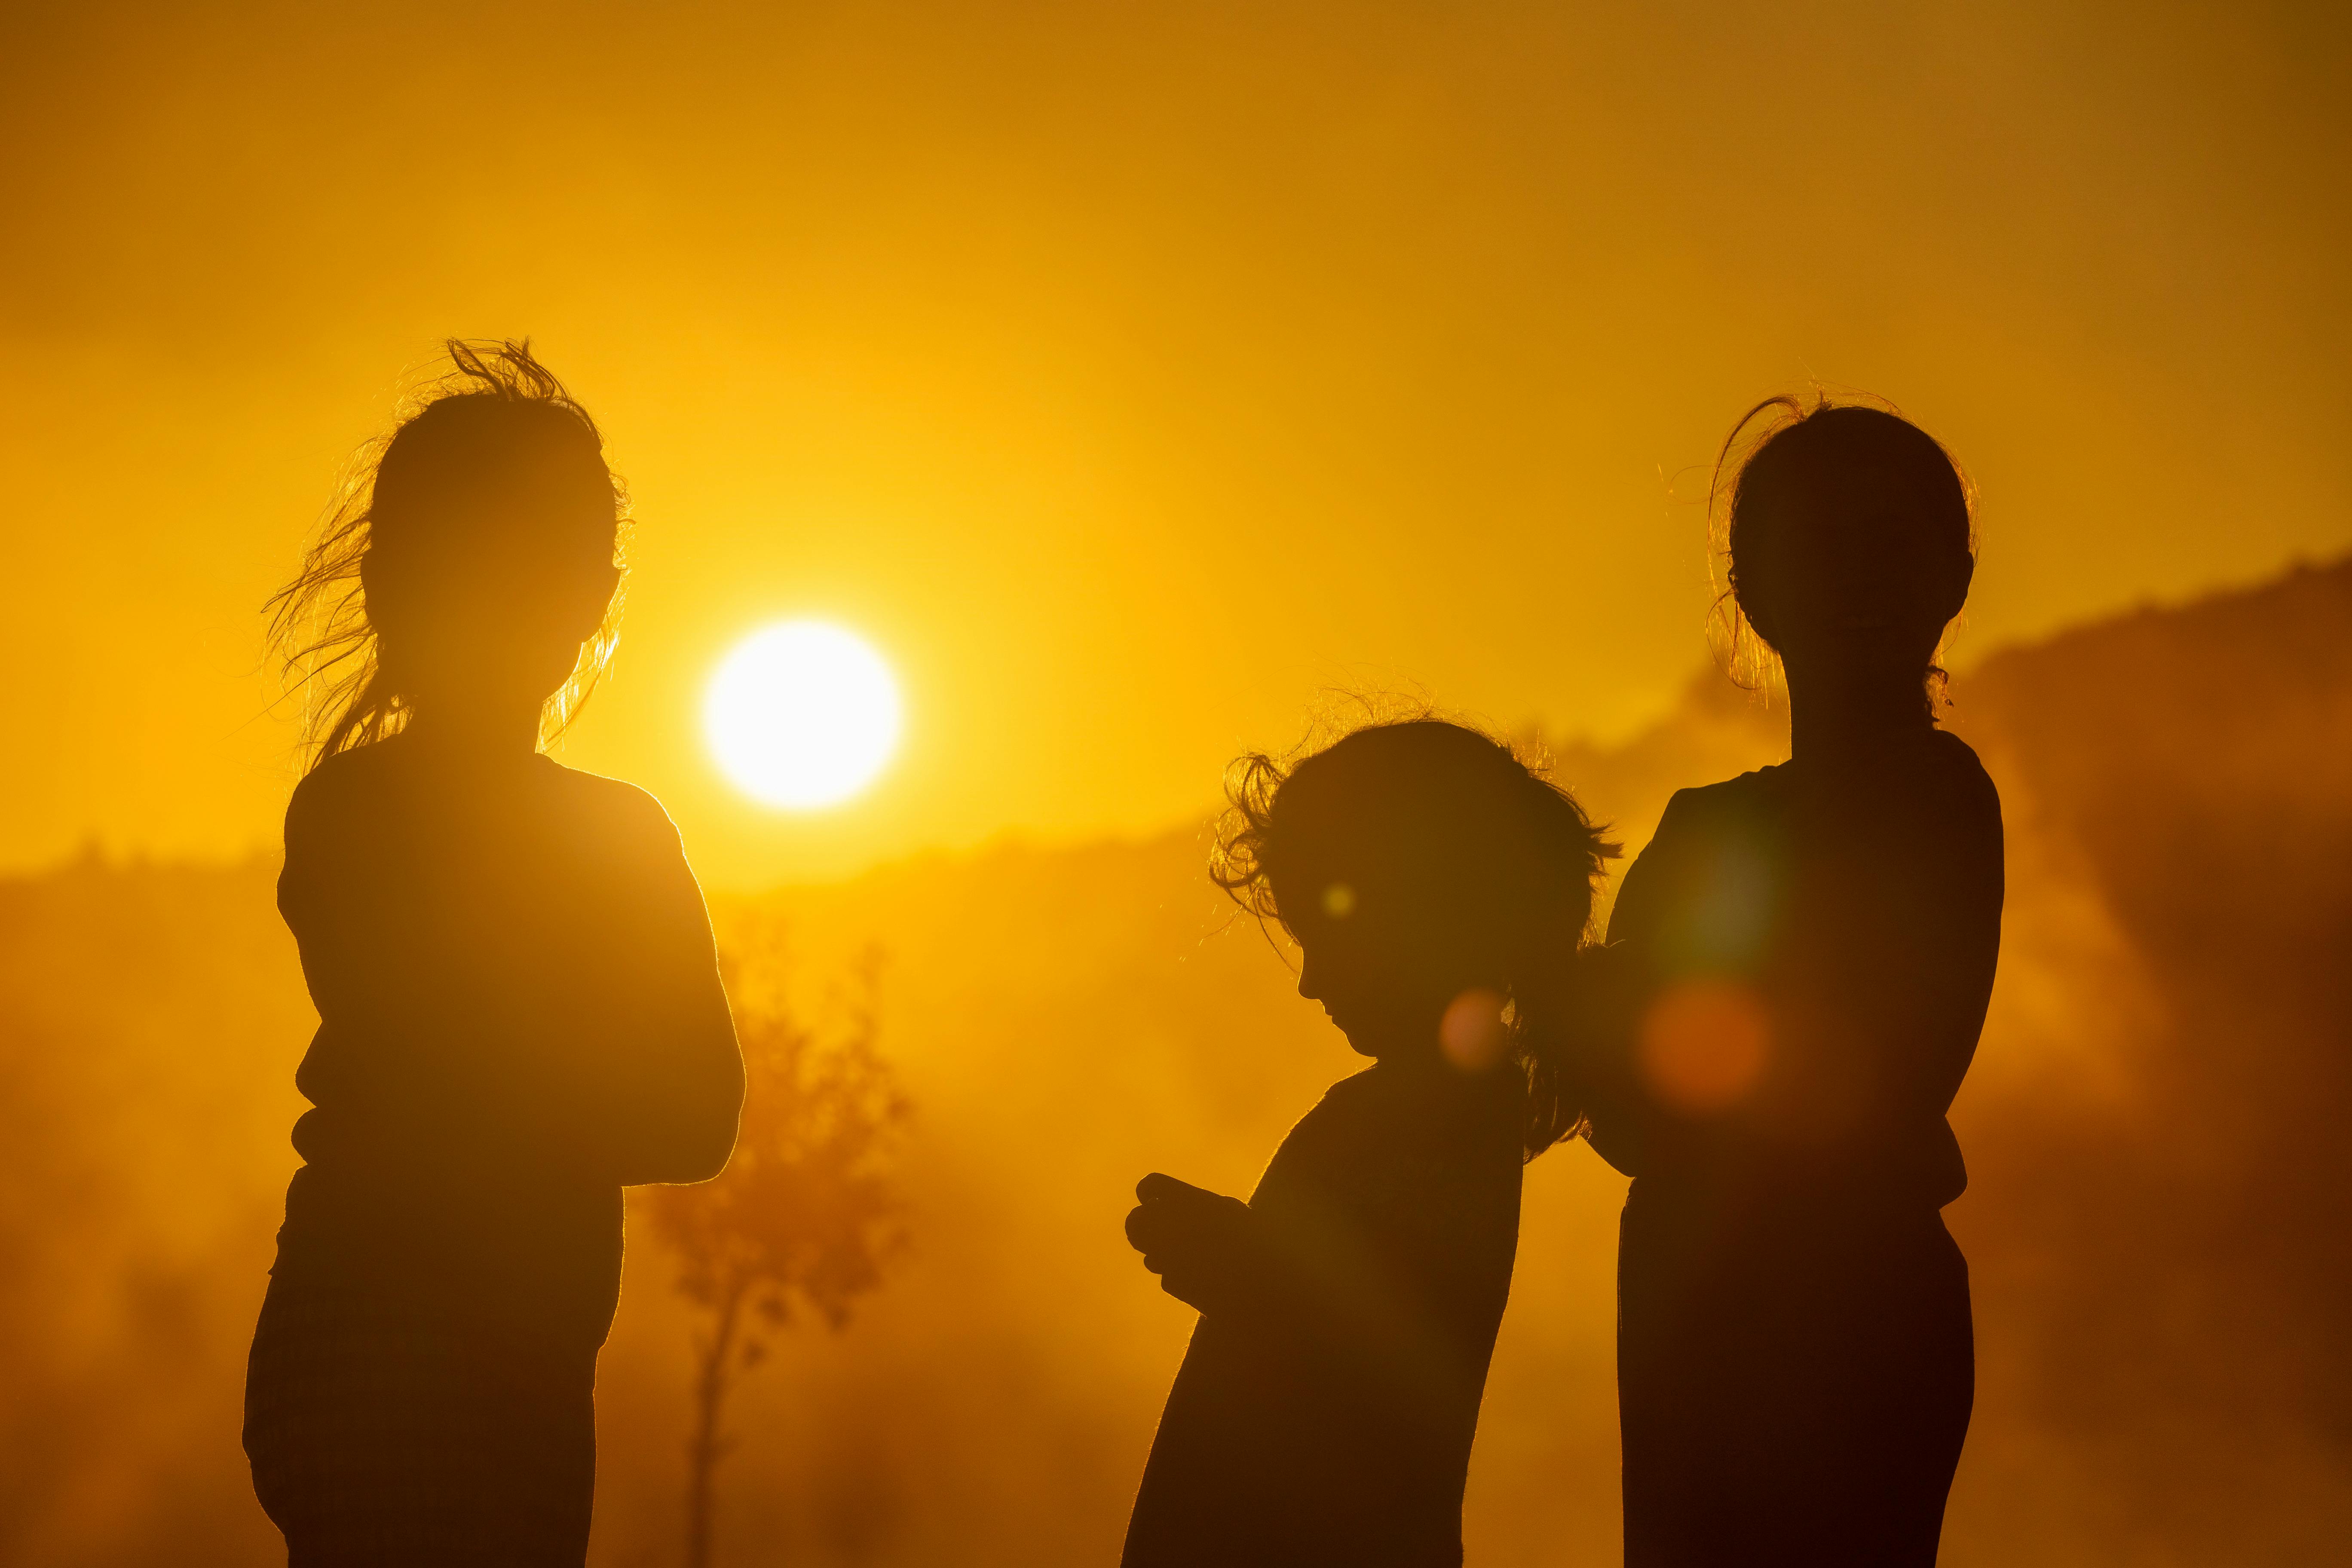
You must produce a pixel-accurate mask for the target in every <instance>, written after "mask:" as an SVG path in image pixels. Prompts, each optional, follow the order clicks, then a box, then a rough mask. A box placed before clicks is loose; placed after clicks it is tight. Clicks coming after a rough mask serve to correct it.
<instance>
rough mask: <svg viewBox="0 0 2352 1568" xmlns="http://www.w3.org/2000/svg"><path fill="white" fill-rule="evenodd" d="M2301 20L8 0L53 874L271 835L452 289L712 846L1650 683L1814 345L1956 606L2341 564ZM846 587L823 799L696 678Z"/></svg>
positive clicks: (623, 706) (2314, 108)
mask: <svg viewBox="0 0 2352 1568" xmlns="http://www.w3.org/2000/svg"><path fill="white" fill-rule="evenodd" d="M2305 9H2307V10H2308V11H2309V13H2310V14H2309V15H2305V14H2303V13H2302V10H2299V9H2298V8H2296V7H2293V6H2284V5H2280V6H2271V7H2267V8H2261V7H2253V6H2247V5H2210V6H2204V7H2191V6H2183V5H2164V4H2152V5H2151V4H2137V5H2097V6H2091V5H2079V6H2057V5H2046V4H2032V3H2020V4H1990V5H1987V4H1969V5H1961V4H1952V5H1884V4H1862V3H1856V4H1850V5H1805V4H1797V3H1791V0H1779V3H1774V4H1755V5H1672V4H1669V5H1653V6H1644V7H1632V6H1619V7H1611V8H1602V7H1599V6H1590V7H1584V6H1576V5H1563V4H1558V3H1553V4H1546V5H1501V4H1496V5H1481V6H1475V7H1474V6H1455V5H1447V6H1440V5H1428V4H1422V5H1407V4H1381V3H1377V0H1350V3H1348V4H1329V5H1308V4H1278V3H1276V0H1256V3H1253V4H1246V5H1206V4H1192V5H1183V6H1173V5H1170V6H1142V5H1097V6H1078V5H1067V4H1037V5H1020V6H1015V5H982V4H976V3H967V4H962V5H921V4H892V3H873V4H859V5H841V6H814V5H800V6H780V5H750V4H742V5H663V6H659V7H656V6H650V5H640V6H620V5H570V6H560V5H502V6H493V5H478V4H466V5H457V4H440V5H436V4H427V5H401V6H397V7H392V6H373V5H342V6H335V7H316V6H297V5H249V6H247V7H245V8H243V9H242V10H241V11H238V12H236V13H235V14H233V15H231V14H227V13H224V12H221V11H219V10H217V9H216V8H204V9H201V10H200V9H197V8H187V9H185V10H181V11H173V10H170V9H166V8H152V9H139V10H132V9H129V8H109V7H104V6H100V5H71V6H66V5H16V6H13V7H12V24H11V28H10V37H9V39H8V43H7V47H5V50H0V128H4V129H0V146H5V150H6V153H7V155H6V156H5V158H0V212H5V215H6V221H5V225H0V342H5V351H6V363H7V365H8V368H9V374H8V375H7V376H6V377H5V381H0V472H5V475H6V476H7V478H8V480H9V482H10V484H11V487H12V489H13V491H14V494H13V496H12V504H11V506H10V508H9V516H8V521H6V523H5V525H0V527H4V528H5V540H6V542H7V545H8V549H7V570H6V571H5V573H0V672H5V679H0V734H5V735H6V736H7V737H8V739H9V742H10V744H9V746H8V748H7V760H6V765H5V768H0V866H23V865H28V864H37V863H39V862H42V861H46V860H48V859H51V858H56V857H58V856H59V855H61V854H65V853H68V852H69V851H70V850H71V849H72V847H74V846H75V845H76V844H77V843H78V842H80V841H82V840H84V839H86V838H89V837H93V836H94V837H97V838H98V839H99V840H100V842H102V843H104V844H105V845H107V846H108V847H110V848H114V849H118V850H149V851H153V852H157V853H165V854H180V853H202V854H221V853H233V852H236V851H239V850H241V849H244V848H247V847H252V846H255V845H258V844H262V843H265V842H267V841H268V840H269V839H270V838H271V837H273V836H274V834H275V830H276V817H277V814H278V811H279V809H280V808H281V807H282V804H283V801H284V796H285V792H286V790H287V789H288V787H289V784H290V782H291V773H290V768H291V765H292V757H291V745H292V733H291V729H290V725H289V723H288V722H287V721H284V720H283V719H281V718H278V717H271V716H268V715H266V714H265V713H264V705H265V703H266V701H267V700H268V695H269V691H270V689H271V688H270V684H269V682H268V679H266V678H265V677H263V676H261V675H258V674H257V672H256V670H257V663H258V660H259V657H260V646H259V635H258V626H259V623H258V617H257V613H256V612H257V606H258V605H259V604H260V602H261V600H262V599H263V598H264V597H265V596H266V595H268V592H269V590H270V589H271V587H273V586H274V585H275V584H276V583H277V582H278V579H280V578H281V577H282V576H284V575H285V574H286V573H287V572H288V570H289V568H290V566H291V564H292V563H293V561H294V559H295V554H296V552H297V549H298V545H299V541H300V538H301V536H302V534H303V533H304V531H305V530H306V529H307V528H308V526H309V525H310V522H311V521H313V520H314V518H315V517H316V515H317V512H318V510H319V507H320V503H321V502H322V501H323V500H324V499H325V497H326V495H327V492H328V489H329V487H330V484H331V480H332V478H333V476H334V474H335V472H336V470H337V468H338V467H339V466H340V464H341V461H342V459H343V458H344V457H345V456H346V454H347V453H348V452H349V451H350V450H351V448H352V447H353V446H355V445H356V444H357V443H358V442H359V441H360V440H361V439H362V438H363V437H366V436H368V435H369V434H371V433H372V432H373V431H375V430H376V429H378V428H379V427H380V426H382V425H383V421H384V419H385V416H386V413H387V410H388V408H389V405H390V399H391V396H392V394H393V391H394V387H395V385H396V384H397V383H398V381H399V378H400V374H401V373H402V372H403V370H404V368H407V367H411V366H414V365H416V364H418V363H421V362H422V361H424V360H425V358H426V357H427V356H428V355H429V354H430V353H431V352H432V351H433V348H434V345H435V343H436V341H437V339H438V338H439V337H440V336H442V335H443V334H446V333H450V332H457V333H463V334H467V335H495V334H522V333H529V334H530V335H532V336H533V338H534V339H535V341H536V342H537V344H538V345H539V347H540V349H541V351H542V353H544V354H545V356H546V357H547V358H548V360H549V361H550V362H551V363H552V364H553V365H554V366H555V368H556V369H557V370H558V371H559V372H560V373H562V374H564V375H565V376H567V377H568V378H569V379H570V380H571V381H572V384H573V386H574V388H575V390H577V391H578V392H579V393H580V394H581V395H583V398H584V399H585V400H586V401H587V402H588V403H589V405H591V407H592V408H593V410H594V411H595V413H596V414H597V415H598V416H599V417H600V419H601V420H602V421H603V422H604V426H605V428H606V430H607V431H608V433H609V435H610V437H611V447H612V454H613V457H614V461H615V463H616V465H617V466H618V467H619V468H620V469H621V470H622V471H623V472H624V473H625V475H626V476H627V477H628V479H629V480H630V481H631V484H632V487H633V489H634V490H635V496H636V501H637V511H638V515H639V517H640V519H641V527H640V532H639V536H638V550H637V557H636V559H637V565H638V576H637V579H636V581H635V584H634V585H633V587H632V590H631V592H632V600H631V605H630V611H629V619H628V621H627V623H626V626H625V633H624V637H623V642H622V647H621V654H620V658H619V662H618V664H617V667H616V669H615V673H614V679H612V681H611V682H610V684H609V685H608V686H607V687H606V689H604V691H603V692H601V693H600V694H599V696H598V698H597V700H596V701H595V703H594V704H593V706H592V707H591V709H590V710H589V712H588V714H587V716H586V717H585V719H584V720H583V722H582V724H581V726H580V728H579V729H578V731H576V732H575V735H574V737H573V738H572V741H571V742H568V745H567V748H566V751H565V752H564V753H563V754H564V756H565V758H566V760H568V761H571V762H573V763H577V764H579V765H583V766H586V767H591V768H594V769H598V770H600V771H604V772H611V773H619V774H621V775H623V776H625V777H628V778H631V779H634V780H636V781H638V782H640V783H643V784H646V785H647V786H648V787H650V788H652V789H654V790H655V791H656V793H658V794H659V795H662V797H663V798H664V799H665V801H667V803H668V805H669V806H670V808H671V810H672V812H673V814H674V815H675V816H677V818H678V819H679V821H680V824H681V826H683V827H684V828H685V830H686V834H687V838H688V846H689V847H690V849H691V850H692V851H693V852H694V855H695V858H696V860H697V863H698V866H699V867H700V868H702V870H703V871H704V873H705V875H706V876H707V877H709V879H712V880H714V881H717V882H719V883H733V884H739V885H740V884H744V883H754V882H760V881H764V880H768V879H776V878H800V877H813V876H831V875H835V874H839V873H841V872H844V871H846V870H849V869H853V868H856V867H858V866H861V865H864V864H866V863H868V862H870V861H872V860H874V859H876V858H881V857H886V856H892V855H898V854H903V853H906V852H908V851H910V850H913V849H917V848H919V847H926V846H932V845H961V844H968V843H971V842H973V841H976V840H980V839H982V838H985V837H990V836H992V835H994V834H997V833H1000V832H1003V831H1005V830H1008V829H1011V830H1018V831H1023V832H1028V833H1034V834H1039V835H1044V836H1048V837H1057V838H1058V837H1076V836H1082V835H1089V834H1095V833H1100V832H1106V831H1136V830H1145V829H1150V828H1155V827H1159V826H1164V825H1166V824H1168V823H1170V822H1172V821H1175V820H1178V819H1180V818H1181V817H1183V816H1186V815H1188V814H1190V813H1192V812H1195V811H1197V810H1199V809H1200V808H1202V806H1203V805H1205V804H1206V803H1207V802H1208V801H1209V800H1210V799H1211V798H1212V795H1213V789H1214V784H1215V778H1216V773H1217V769H1218V767H1219V764H1220V763H1222V762H1223V759H1224V758H1225V757H1226V756H1227V755H1229V754H1230V753H1231V752H1233V751H1234V749H1236V748H1237V747H1239V746H1242V745H1244V744H1266V743H1272V744H1280V743H1283V742H1286V741H1288V740H1289V739H1291V738H1293V737H1294V736H1295V734H1296V733H1297V730H1298V728H1299V725H1300V721H1301V718H1302V715H1303V712H1304V710H1305V709H1306V707H1307V704H1308V702H1309V701H1310V700H1312V698H1313V696H1314V693H1315V692H1316V690H1317V689H1318V688H1321V687H1325V686H1328V685H1332V684H1335V683H1336V684H1345V685H1355V686H1378V687H1397V686H1402V685H1404V684H1407V683H1419V684H1420V685H1422V686H1423V687H1425V688H1427V689H1429V690H1431V691H1432V692H1433V693H1434V694H1435V695H1436V696H1437V697H1439V698H1440V699H1442V700H1444V701H1446V702H1447V703H1449V704H1451V705H1454V706H1457V707H1460V708H1465V709H1468V710H1474V711H1477V712H1481V713H1484V714H1486V715H1488V716H1491V717H1492V718H1494V719H1496V720H1498V721H1504V722H1517V721H1522V720H1526V719H1530V718H1540V719H1542V720H1543V721H1546V722H1548V723H1549V724H1550V725H1552V726H1554V727H1556V728H1559V729H1564V730H1570V731H1576V730H1589V731H1601V732H1604V733H1607V732H1616V731H1623V730H1624V729H1626V728H1628V727H1630V726H1632V725H1633V724H1636V723H1638V722H1639V721H1642V720H1643V718H1644V717H1646V716H1648V715H1650V714H1652V713H1654V712H1655V711H1657V710H1659V709H1660V708H1661V707H1662V706H1663V705H1664V703H1665V702H1666V701H1667V700H1669V698H1670V697H1671V695H1672V693H1673V692H1674V691H1675V689H1676V688H1677V687H1678V686H1679V685H1680V684H1681V682H1682V681H1683V680H1684V679H1685V678H1686V677H1687V675H1688V674H1689V672H1690V671H1691V670H1692V669H1693V668H1695V667H1696V665H1697V663H1698V660H1699V659H1700V658H1701V640H1700V616H1701V613H1702V610H1703V607H1704V604H1705V563H1704V558H1703V552H1702V549H1701V544H1702V536H1703V525H1702V522H1701V520H1700V517H1699V513H1698V509H1697V508H1696V506H1695V505H1691V504H1684V503H1680V502H1677V501H1676V500H1675V497H1677V496H1679V497H1683V498H1685V500H1686V499H1687V498H1689V497H1692V496H1695V495H1696V494H1697V493H1698V491H1699V489H1700V488H1701V486H1700V485H1699V484H1698V483H1696V482H1695V481H1694V480H1693V479H1692V478H1691V477H1690V476H1689V474H1688V472H1687V470H1690V469H1691V468H1693V466H1695V465H1699V464H1703V463H1704V461H1705V460H1706V458H1707V457H1708V455H1709V454H1710V453H1711V451H1712V448H1713V445H1714V443H1715V442H1716V441H1717V439H1718V438H1719V437H1720V436H1721V434H1722V432H1723V429H1724V426H1726V425H1727V422H1728V421H1729V420H1730V418H1731V417H1732V416H1734V415H1736V414H1737V413H1738V411H1739V410H1740V409H1741V408H1742V407H1744V406H1745V405H1747V404H1748V403H1750V402H1752V401H1753V400H1754V399H1756V398H1757V397H1759V396H1760V395H1763V394H1765V393H1768V392H1770V391H1774V390H1778V389H1781V388H1784V387H1789V386H1791V385H1801V384H1803V383H1804V382H1805V381H1806V380H1807V379H1808V378H1809V377H1815V378H1819V379H1821V380H1822V381H1824V382H1827V383H1831V384H1841V385H1850V386H1859V387H1866V388H1869V389H1872V390H1874V391H1876V392H1878V393H1881V394H1884V395H1887V396H1890V397H1892V398H1894V399H1895V400H1896V401H1897V402H1898V403H1899V404H1900V405H1903V406H1904V407H1905V408H1906V410H1907V411H1909V412H1910V413H1912V414H1913V415H1914V416H1916V417H1918V418H1920V419H1921V420H1922V421H1923V422H1924V423H1926V424H1927V425H1928V426H1929V427H1930V428H1932V429H1933V430H1934V431H1935V432H1936V433H1937V434H1938V435H1939V436H1941V437H1944V438H1945V439H1946V440H1948V442H1949V443H1950V444H1951V445H1952V446H1953V447H1955V448H1956V449H1957V450H1958V453H1959V454H1960V455H1961V457H1962V458H1963V459H1964V460H1965V461H1966V462H1967V463H1968V465H1969V468H1970V469H1971V470H1972V472H1973V474H1974V476H1975V478H1976V479H1977V480H1978V482H1979V486H1980V488H1981V489H1982V491H1983V493H1984V497H1985V503H1986V510H1985V520H1984V527H1985V534H1986V539H1987V548H1986V553H1985V559H1984V563H1983V567H1982V570H1981V572H1980V574H1979V593H1978V595H1977V597H1976V600H1975V603H1974V605H1973V607H1972V611H1971V626H1970V630H1969V635H1968V640H1967V642H1966V643H1965V644H1964V645H1963V647H1962V650H1961V651H1962V658H1963V659H1964V660H1965V658H1966V656H1967V653H1968V650H1969V649H1970V648H1975V649H1979V650H1980V649H1983V648H1986V647H1990V646H1992V645H1993V644H1995V643H1998V642H2000V641H2002V640H2005V639H2008V638H2011V637H2019V636H2023V635H2030V634H2032V633H2033V632H2036V631H2039V630H2042V629H2045V628H2049V627H2052V626H2056V625H2058V624H2061V623H2063V622H2066V621H2069V620H2073V619H2076V618H2079V617H2082V616H2086V615H2090V614H2094V613H2097V612H2100V611H2103V610H2107V609H2111V608H2114V607H2116V606H2118V605H2124V604H2127V603H2130V602H2132V601H2134V600H2136V599H2139V598H2142V597H2145V596H2147V595H2159V596H2164V595H2179V594H2184V593H2187V592H2189V591H2191V590H2193V589H2195V588H2197V587H2200V586H2203V585H2205V584H2211V583H2214V582H2220V581H2232V580H2242V579H2245V578H2249V577H2252V576H2256V575H2259V574H2263V573H2266V572H2268V571H2270V570H2272V569H2273V568H2275V567H2277V566H2279V565H2281V564H2283V563H2284V562H2286V561H2288V560H2289V559H2291V558H2293V557H2294V556H2296V555H2299V554H2301V555H2318V554H2326V553H2331V552H2337V551H2341V550H2343V549H2345V548H2346V547H2347V545H2348V544H2352V369H2348V368H2347V367H2352V330H2348V329H2352V308H2347V302H2346V292H2345V289H2344V281H2345V266H2344V261H2343V258H2344V255H2345V252H2346V242H2347V239H2352V221H2347V216H2352V209H2348V208H2347V199H2346V198H2347V189H2346V182H2347V174H2346V170H2347V168H2352V144H2347V143H2352V135H2347V111H2346V110H2345V109H2344V108H2343V102H2344V100H2345V99H2346V97H2347V95H2346V93H2345V90H2344V88H2345V83H2346V81H2347V63H2352V53H2347V42H2352V38H2347V25H2346V24H2345V22H2343V21H2342V20H2340V19H2334V18H2330V17H2328V16H2326V15H2325V14H2324V11H2325V8H2323V7H2319V6H2312V7H2308V8H2305ZM1637 12H1638V15H1636V14H1635V13H1637ZM1677 474H1681V475H1683V477H1682V478H1680V479H1676V477H1675V476H1676V475H1677ZM793 613H814V614H822V615H825V616H833V617H836V618H839V619H842V620H844V621H846V622H848V623H850V624H852V625H854V626H858V627H859V628H861V629H863V630H864V631H865V632H866V634H867V635H869V636H870V637H873V638H874V639H875V640H876V641H877V643H879V644H880V645H881V646H882V647H884V649H885V650H886V651H887V653H888V654H889V656H890V657H891V658H893V660H894V661H895V662H896V663H897V664H898V668H899V669H900V671H901V674H902V676H903V678H904V679H905V681H906V684H907V687H908V706H909V714H908V722H909V731H908V745H907V749H906V751H905V752H904V753H903V754H902V756H901V758H900V760H899V762H898V765H897V766H896V768H895V769H894V771H893V773H891V774H890V776H889V778H888V779H887V782H886V783H885V784H883V785H881V786H880V787H879V788H877V790H876V791H875V792H874V793H873V794H872V795H869V796H868V797H866V799H865V800H863V801H862V802H860V803H858V804H856V805H852V806H850V807H847V808H845V809H842V810H839V811H836V812H834V813H830V814H826V815H824V816H815V817H809V818H797V819H796V818H791V817H780V816H773V815H772V814H769V813H766V812H763V811H761V810H758V809H756V808H754V807H752V806H751V805H748V804H746V803H744V802H741V801H740V800H739V799H738V798H737V797H736V796H735V795H733V794H732V792H731V791H730V789H729V788H728V787H727V786H726V785H725V784H723V783H721V782H720V781H719V779H718V778H717V776H716V775H715V773H713V771H712V769H711V767H710V765H709V762H708V761H707V759H706V757H705V755H704V752H703V751H702V748H701V746H700V744H699V742H698V737H697V735H696V733H695V709H696V705H697V698H698V689H699V686H700V683H701V679H702V678H703V676H704V674H705V673H706V672H707V671H708V669H709V667H710V665H711V664H712V663H713V661H714V660H715V658H717V656H718V654H719V652H720V651H721V650H722V649H723V648H724V647H726V646H727V645H728V644H729V643H730V641H732V640H733V639H734V638H735V637H737V636H739V635H740V634H741V633H742V632H744V631H746V630H748V629H749V628H751V626H755V625H757V624H758V623H760V622H761V621H762V620H764V619H768V618H772V617H773V616H780V615H785V614H793ZM1961 696H1962V700H1965V696H1966V693H1965V686H1963V688H1962V689H1961Z"/></svg>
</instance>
